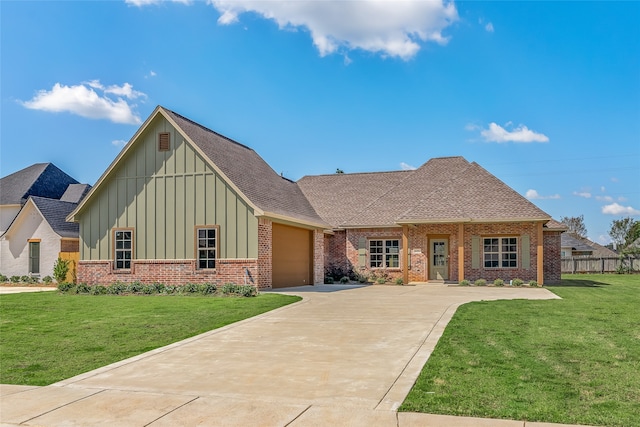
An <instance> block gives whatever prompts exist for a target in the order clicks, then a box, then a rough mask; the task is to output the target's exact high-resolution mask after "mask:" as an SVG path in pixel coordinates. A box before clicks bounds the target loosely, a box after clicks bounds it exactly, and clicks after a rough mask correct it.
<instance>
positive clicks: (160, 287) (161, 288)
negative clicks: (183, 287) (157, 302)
mask: <svg viewBox="0 0 640 427" xmlns="http://www.w3.org/2000/svg"><path fill="white" fill-rule="evenodd" d="M152 286H153V288H154V291H155V293H157V294H161V293H163V292H164V289H165V288H166V286H165V285H164V284H163V283H157V282H156V283H154V284H153V285H152Z"/></svg>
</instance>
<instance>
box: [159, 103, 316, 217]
mask: <svg viewBox="0 0 640 427" xmlns="http://www.w3.org/2000/svg"><path fill="white" fill-rule="evenodd" d="M164 111H165V112H166V113H167V114H168V115H169V116H170V117H171V118H172V119H173V120H174V121H175V123H176V124H177V125H178V126H179V127H180V129H182V130H183V131H184V132H185V133H186V134H187V136H188V137H189V138H190V139H191V140H192V141H193V142H194V143H195V144H196V145H197V146H198V147H199V148H200V150H202V152H203V153H204V154H205V155H206V156H207V157H208V158H209V159H210V160H211V161H212V162H213V163H214V164H215V165H216V166H217V167H218V168H219V169H220V170H221V171H222V172H223V173H224V174H225V175H226V176H227V177H228V178H229V179H230V180H231V182H232V183H233V184H234V185H235V186H237V187H238V189H239V190H240V191H241V192H242V193H243V194H244V195H245V196H246V197H247V198H248V199H249V200H250V201H251V202H252V203H253V204H255V205H256V206H257V207H258V208H260V209H262V210H263V211H264V212H268V213H274V214H277V215H282V216H286V217H289V218H292V219H297V220H301V221H304V222H307V223H313V224H318V225H322V226H328V224H326V223H325V221H323V219H322V218H321V217H320V216H319V215H318V214H317V213H316V211H315V210H314V209H313V207H312V206H311V204H310V203H309V201H308V200H307V198H306V197H305V196H304V194H303V193H302V191H301V190H300V188H299V187H298V185H297V184H296V183H295V182H293V181H290V180H288V179H286V178H283V177H282V176H280V175H278V174H277V173H276V172H275V171H274V170H273V169H272V168H271V167H270V166H269V165H268V164H267V163H266V162H265V161H264V160H263V159H262V157H260V156H259V155H258V154H257V153H256V152H255V151H254V150H252V149H251V148H249V147H246V146H244V145H242V144H240V143H237V142H235V141H233V140H231V139H229V138H227V137H225V136H222V135H220V134H218V133H216V132H214V131H212V130H210V129H207V128H206V127H204V126H202V125H200V124H198V123H195V122H193V121H191V120H189V119H187V118H186V117H183V116H181V115H180V114H178V113H175V112H173V111H171V110H167V109H164Z"/></svg>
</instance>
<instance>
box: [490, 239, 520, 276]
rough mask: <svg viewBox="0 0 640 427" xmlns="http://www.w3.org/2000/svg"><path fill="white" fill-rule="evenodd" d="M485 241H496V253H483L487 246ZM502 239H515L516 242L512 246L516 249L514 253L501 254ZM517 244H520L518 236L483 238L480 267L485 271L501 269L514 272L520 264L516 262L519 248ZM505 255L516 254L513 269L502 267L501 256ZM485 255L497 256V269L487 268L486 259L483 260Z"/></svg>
mask: <svg viewBox="0 0 640 427" xmlns="http://www.w3.org/2000/svg"><path fill="white" fill-rule="evenodd" d="M487 239H498V252H487V251H485V247H486V246H487V245H486V242H485V241H486V240H487ZM502 239H515V240H516V242H515V244H514V246H515V248H516V250H515V252H512V251H506V252H503V251H502V245H503V243H502ZM509 244H510V243H509ZM519 244H520V239H519V238H518V236H483V237H482V267H483V268H484V269H486V270H501V269H509V270H515V269H518V268H520V262H519V261H518V258H519V250H518V246H519ZM506 253H508V254H513V253H515V254H516V259H515V262H516V265H515V266H513V267H511V266H509V267H503V266H502V255H503V254H506ZM486 254H498V266H497V267H487V265H486V258H485V255H486Z"/></svg>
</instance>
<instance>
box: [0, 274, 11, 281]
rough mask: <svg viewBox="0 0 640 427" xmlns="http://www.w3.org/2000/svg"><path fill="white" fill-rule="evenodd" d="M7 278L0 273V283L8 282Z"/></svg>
mask: <svg viewBox="0 0 640 427" xmlns="http://www.w3.org/2000/svg"><path fill="white" fill-rule="evenodd" d="M8 281H9V278H8V277H7V276H5V275H4V274H0V283H4V282H8Z"/></svg>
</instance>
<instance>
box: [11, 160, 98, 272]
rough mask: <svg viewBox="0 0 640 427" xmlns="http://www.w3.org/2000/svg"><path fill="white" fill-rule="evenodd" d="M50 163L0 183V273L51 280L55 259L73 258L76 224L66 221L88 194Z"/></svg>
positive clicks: (80, 185)
mask: <svg viewBox="0 0 640 427" xmlns="http://www.w3.org/2000/svg"><path fill="white" fill-rule="evenodd" d="M89 188H90V186H89V185H87V184H79V183H78V181H76V180H75V179H73V178H72V177H70V176H69V175H67V174H66V173H65V172H63V171H62V170H60V169H59V168H58V167H56V166H55V165H54V164H52V163H39V164H35V165H32V166H29V167H27V168H25V169H22V170H20V171H18V172H15V173H13V174H11V175H8V176H6V177H4V178H2V179H0V193H1V196H0V201H1V202H2V205H0V209H1V210H2V224H1V225H2V230H0V273H2V274H4V275H5V276H7V277H11V276H34V277H40V278H42V277H45V276H52V275H53V265H54V263H55V261H56V260H57V259H58V257H63V258H65V259H75V258H77V256H78V248H79V237H78V232H79V228H78V224H73V223H69V222H66V217H67V216H68V215H69V214H70V213H71V211H73V209H75V207H76V206H77V205H78V202H79V201H80V200H81V199H82V197H83V196H84V195H85V194H86V193H87V192H88V190H89Z"/></svg>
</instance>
